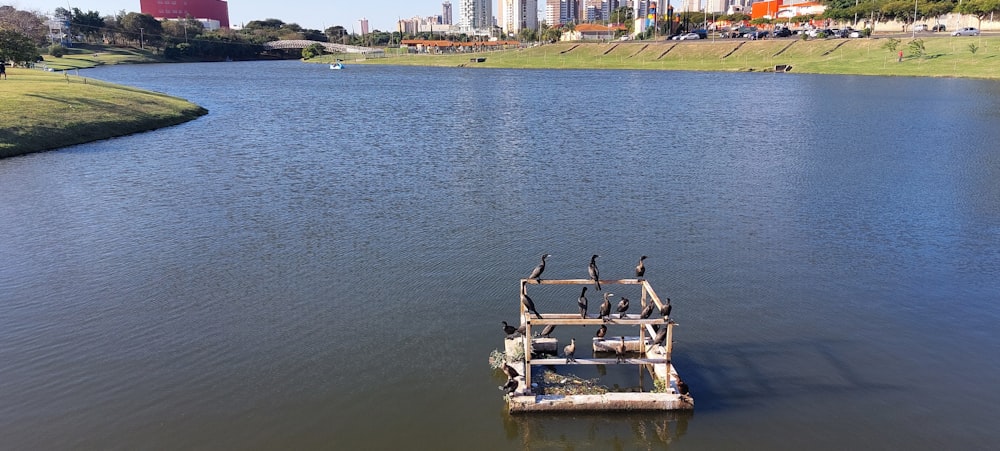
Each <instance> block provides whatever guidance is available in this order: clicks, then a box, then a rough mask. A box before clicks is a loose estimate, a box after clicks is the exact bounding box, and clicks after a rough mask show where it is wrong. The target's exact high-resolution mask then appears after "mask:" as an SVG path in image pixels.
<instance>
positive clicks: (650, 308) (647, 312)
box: [639, 299, 656, 319]
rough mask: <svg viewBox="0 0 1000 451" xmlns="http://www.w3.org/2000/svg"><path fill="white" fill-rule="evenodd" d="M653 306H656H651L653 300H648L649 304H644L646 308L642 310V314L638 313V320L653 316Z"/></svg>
mask: <svg viewBox="0 0 1000 451" xmlns="http://www.w3.org/2000/svg"><path fill="white" fill-rule="evenodd" d="M655 305H656V304H653V300H652V299H650V300H649V302H647V303H646V306H645V307H643V308H642V312H641V313H639V319H646V318H649V317H650V315H652V314H653V307H654V306H655Z"/></svg>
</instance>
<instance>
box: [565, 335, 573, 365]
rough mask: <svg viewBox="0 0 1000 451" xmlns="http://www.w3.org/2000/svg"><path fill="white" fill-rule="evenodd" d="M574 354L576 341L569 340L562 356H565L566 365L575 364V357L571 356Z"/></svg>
mask: <svg viewBox="0 0 1000 451" xmlns="http://www.w3.org/2000/svg"><path fill="white" fill-rule="evenodd" d="M575 352H576V339H575V338H570V339H569V344H568V345H566V347H565V348H563V354H565V355H566V363H569V362H576V356H574V355H573V353H575Z"/></svg>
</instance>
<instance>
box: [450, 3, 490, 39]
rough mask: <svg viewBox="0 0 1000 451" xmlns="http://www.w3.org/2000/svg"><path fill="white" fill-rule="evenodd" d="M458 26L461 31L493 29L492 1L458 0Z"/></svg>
mask: <svg viewBox="0 0 1000 451" xmlns="http://www.w3.org/2000/svg"><path fill="white" fill-rule="evenodd" d="M458 27H459V29H461V30H463V31H477V30H478V31H487V32H488V31H490V30H492V29H493V2H492V1H490V0H459V2H458Z"/></svg>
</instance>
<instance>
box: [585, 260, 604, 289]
mask: <svg viewBox="0 0 1000 451" xmlns="http://www.w3.org/2000/svg"><path fill="white" fill-rule="evenodd" d="M597 257H599V255H594V256H593V257H590V266H589V267H587V271H588V272H590V279H591V280H593V281H594V284H595V285H597V291H601V273H600V271H598V270H597Z"/></svg>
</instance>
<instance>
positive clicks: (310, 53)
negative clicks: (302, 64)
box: [302, 44, 325, 59]
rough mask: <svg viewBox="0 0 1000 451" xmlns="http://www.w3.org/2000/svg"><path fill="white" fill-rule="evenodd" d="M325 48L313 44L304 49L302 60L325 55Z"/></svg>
mask: <svg viewBox="0 0 1000 451" xmlns="http://www.w3.org/2000/svg"><path fill="white" fill-rule="evenodd" d="M323 50H325V48H324V47H323V45H322V44H312V45H310V46H309V47H306V48H304V49H302V59H310V58H314V57H317V56H320V55H322V54H323Z"/></svg>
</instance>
